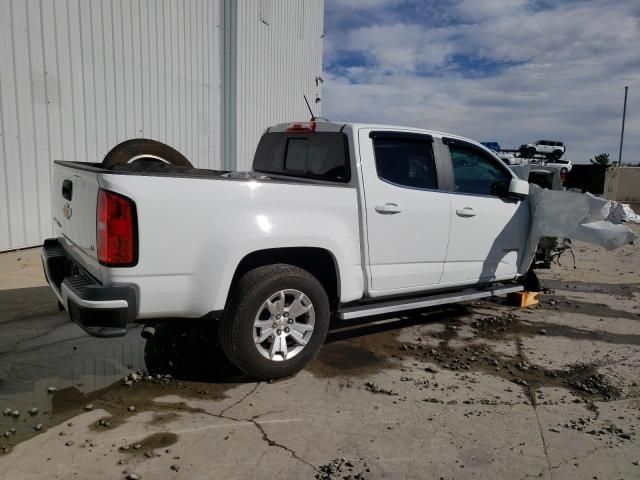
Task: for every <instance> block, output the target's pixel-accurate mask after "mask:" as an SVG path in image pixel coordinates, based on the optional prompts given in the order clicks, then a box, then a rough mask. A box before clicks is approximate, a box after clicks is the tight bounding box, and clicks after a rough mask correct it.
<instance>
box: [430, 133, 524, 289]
mask: <svg viewBox="0 0 640 480" xmlns="http://www.w3.org/2000/svg"><path fill="white" fill-rule="evenodd" d="M443 142H444V143H445V144H446V145H447V146H448V148H449V152H450V157H451V166H452V168H453V181H454V187H453V190H454V191H453V192H452V194H451V236H450V238H449V248H448V251H447V259H446V262H445V267H444V274H443V276H442V281H441V283H443V284H445V283H449V284H473V283H478V282H481V281H491V280H506V279H511V278H513V277H515V276H516V275H517V270H518V265H519V261H520V259H521V256H522V254H523V249H524V247H525V243H526V238H527V235H528V232H529V208H528V204H527V202H526V201H521V200H514V199H510V198H506V197H505V194H506V193H507V192H508V189H509V183H510V181H511V179H512V178H513V175H512V173H511V172H510V171H509V170H508V169H507V167H505V166H504V165H502V164H501V163H500V162H499V161H498V160H497V159H495V158H493V156H492V155H490V154H489V153H488V152H486V151H484V150H483V149H481V148H480V147H478V146H476V145H474V144H471V143H467V142H463V141H460V140H453V139H447V138H445V139H443Z"/></svg>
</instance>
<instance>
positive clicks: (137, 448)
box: [119, 432, 178, 456]
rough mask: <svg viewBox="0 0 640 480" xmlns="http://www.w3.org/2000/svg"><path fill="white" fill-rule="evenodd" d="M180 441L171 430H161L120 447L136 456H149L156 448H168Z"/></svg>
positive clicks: (122, 450)
mask: <svg viewBox="0 0 640 480" xmlns="http://www.w3.org/2000/svg"><path fill="white" fill-rule="evenodd" d="M177 441H178V436H177V435H176V434H175V433H171V432H159V433H154V434H151V435H149V436H147V437H145V438H143V439H142V440H139V441H137V442H132V443H130V444H128V445H124V446H122V447H120V448H119V450H120V451H121V452H123V453H127V454H130V455H136V456H138V455H139V456H148V455H149V454H152V453H153V451H154V450H157V449H160V448H167V447H169V446H171V445H173V444H174V443H176V442H177Z"/></svg>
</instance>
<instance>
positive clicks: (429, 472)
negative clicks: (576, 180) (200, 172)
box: [0, 227, 640, 479]
mask: <svg viewBox="0 0 640 480" xmlns="http://www.w3.org/2000/svg"><path fill="white" fill-rule="evenodd" d="M634 228H635V229H636V231H640V229H639V228H637V227H634ZM574 251H575V255H576V265H577V268H576V269H574V268H573V263H572V261H571V258H570V255H569V254H566V255H565V256H564V257H562V259H561V262H562V266H554V267H553V269H552V270H550V271H546V272H543V273H542V274H541V277H542V278H543V280H544V283H545V286H546V287H548V288H550V289H551V290H550V292H549V293H547V294H545V295H543V296H542V297H541V298H542V303H541V305H540V306H539V307H537V308H531V309H516V308H513V307H509V306H506V305H503V304H501V303H500V302H475V303H473V304H465V305H461V306H456V307H453V308H445V309H438V310H426V311H421V312H417V313H414V314H411V315H406V316H403V317H399V318H380V317H378V318H375V319H370V321H369V323H359V324H356V325H351V324H350V325H349V326H348V327H346V328H345V327H344V325H336V328H334V329H333V330H332V332H331V333H330V336H329V339H328V341H327V344H326V345H325V346H324V348H323V350H322V352H321V353H320V355H319V356H318V358H317V359H316V360H315V361H314V362H313V363H312V365H310V366H309V368H307V369H305V370H304V371H302V372H301V373H299V374H298V375H297V376H295V377H293V378H289V379H286V380H283V381H279V382H274V383H255V382H250V381H247V380H246V379H244V378H243V377H242V376H241V375H239V374H238V373H237V372H236V371H235V370H234V369H233V368H231V367H230V366H228V365H227V364H226V362H225V361H224V359H222V358H221V357H220V356H219V355H217V354H216V353H215V351H214V350H213V349H212V348H210V343H208V342H205V341H204V338H210V335H211V332H209V331H208V329H207V327H206V326H202V325H197V324H193V323H192V324H190V326H191V329H190V330H189V332H191V333H189V334H186V333H185V334H183V335H181V336H179V337H178V340H177V341H167V340H166V339H163V338H162V335H161V336H160V337H159V338H158V340H157V341H156V342H154V343H153V344H152V345H150V346H149V348H148V351H147V356H146V358H145V354H144V340H142V339H141V338H140V336H139V328H135V329H132V331H131V332H130V333H129V334H128V335H127V336H126V337H124V338H120V339H110V340H103V339H95V338H92V337H89V336H87V335H85V334H84V333H83V332H82V331H81V330H80V329H79V328H78V327H76V326H75V325H73V324H71V323H70V322H69V321H68V320H67V318H66V316H65V315H64V314H63V313H61V312H59V311H58V309H57V305H56V300H55V297H54V296H53V295H52V294H51V293H50V291H49V289H48V287H46V286H44V285H45V284H44V281H43V278H42V275H41V273H40V263H39V257H38V255H39V252H38V251H37V249H33V250H25V251H20V252H12V253H8V254H3V255H0V325H1V328H2V330H1V331H2V335H1V338H0V410H2V411H3V412H4V411H5V409H10V410H11V412H12V413H15V412H13V411H14V410H19V415H18V416H15V417H14V416H12V415H11V414H9V415H4V416H1V417H0V423H1V425H0V435H2V433H3V432H5V431H6V433H5V434H4V435H3V436H2V437H1V438H0V448H2V451H3V452H4V455H0V472H1V474H2V477H3V478H11V479H22V478H24V479H45V478H46V479H50V478H64V479H67V478H93V479H96V478H112V479H117V478H126V477H127V475H130V474H135V475H138V476H139V477H140V478H143V479H166V478H170V479H173V478H175V479H181V478H184V479H198V478H207V479H211V478H220V479H233V478H238V479H252V478H255V479H260V478H295V479H298V478H300V479H304V478H314V477H315V478H368V479H378V478H393V479H396V478H416V479H417V478H420V479H424V478H428V479H431V478H433V479H439V478H445V479H454V478H455V479H465V478H491V479H502V478H508V479H525V478H529V477H533V478H547V479H564V478H572V479H573V478H594V479H618V478H624V479H632V478H640V465H639V461H640V448H639V447H640V433H639V431H640V401H639V395H640V386H639V384H638V382H640V303H639V301H640V283H639V279H638V272H640V255H638V253H639V251H640V246H638V245H634V246H627V247H625V248H622V249H620V250H616V251H613V252H607V251H605V250H603V249H599V248H596V247H591V246H588V245H585V244H576V245H575V248H574ZM167 338H169V336H167ZM171 338H172V339H173V340H175V338H176V337H175V336H172V337H171ZM147 363H148V364H149V366H150V367H154V368H162V367H163V366H164V368H168V369H169V370H170V371H172V372H173V373H174V377H165V376H147V374H146V373H144V372H138V373H139V374H138V373H136V372H137V371H138V370H139V369H144V368H146V367H147V365H146V364H147ZM50 387H52V388H50ZM53 389H55V390H53ZM31 408H37V412H34V413H33V414H30V413H29V409H31ZM7 413H9V411H7ZM36 427H37V429H36ZM349 475H351V477H349ZM132 478H135V477H132Z"/></svg>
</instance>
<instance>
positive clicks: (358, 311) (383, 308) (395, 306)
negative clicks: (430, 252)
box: [338, 284, 524, 320]
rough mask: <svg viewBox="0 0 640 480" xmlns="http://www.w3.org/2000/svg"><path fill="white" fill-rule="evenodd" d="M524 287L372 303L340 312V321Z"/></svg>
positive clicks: (503, 286)
mask: <svg viewBox="0 0 640 480" xmlns="http://www.w3.org/2000/svg"><path fill="white" fill-rule="evenodd" d="M522 290H524V286H523V285H514V284H510V285H494V286H492V287H489V288H486V289H480V288H468V289H465V290H461V291H457V292H449V293H441V294H433V295H429V296H425V297H418V298H409V299H403V300H390V301H384V302H376V303H370V304H367V305H358V306H355V307H347V308H343V309H341V310H339V311H338V318H339V319H340V320H353V319H356V318H362V317H369V316H371V315H383V314H388V313H395V312H403V311H405V310H415V309H417V308H425V307H435V306H437V305H446V304H448V303H457V302H466V301H468V300H477V299H479V298H486V297H494V296H497V295H505V294H507V293H513V292H521V291H522Z"/></svg>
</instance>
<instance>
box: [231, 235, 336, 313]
mask: <svg viewBox="0 0 640 480" xmlns="http://www.w3.org/2000/svg"><path fill="white" fill-rule="evenodd" d="M274 263H287V264H289V265H295V266H296V267H300V268H302V269H304V270H306V271H308V272H309V273H311V274H312V275H313V276H314V277H316V278H317V279H318V281H319V282H320V283H321V284H322V286H323V287H324V289H325V291H326V292H327V296H328V297H329V305H330V306H331V310H335V309H336V308H337V307H338V303H339V302H340V295H339V293H338V292H339V282H340V280H339V277H338V267H337V265H336V262H335V259H334V258H333V255H332V254H331V253H330V252H329V251H328V250H325V249H323V248H317V247H285V248H269V249H266V250H258V251H257V252H252V253H250V254H249V255H247V256H246V257H244V258H243V259H242V260H241V261H240V264H239V265H238V268H236V271H235V273H234V275H233V280H232V281H231V288H233V287H234V286H235V283H236V282H237V281H238V280H239V279H240V278H241V277H242V275H244V274H245V273H247V272H248V271H250V270H253V269H254V268H258V267H263V266H265V265H272V264H274Z"/></svg>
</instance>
